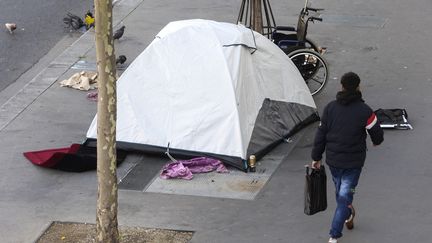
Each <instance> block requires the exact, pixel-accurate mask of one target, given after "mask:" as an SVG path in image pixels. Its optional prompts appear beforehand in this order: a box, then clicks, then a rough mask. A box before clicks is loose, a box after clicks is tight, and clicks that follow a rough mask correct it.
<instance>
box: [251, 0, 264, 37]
mask: <svg viewBox="0 0 432 243" xmlns="http://www.w3.org/2000/svg"><path fill="white" fill-rule="evenodd" d="M252 1H253V2H252V4H253V7H252V10H253V11H252V16H253V17H252V21H253V23H252V29H253V30H255V31H256V32H258V33H260V34H262V33H263V18H262V8H261V3H262V0H252Z"/></svg>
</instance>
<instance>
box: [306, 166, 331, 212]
mask: <svg viewBox="0 0 432 243" xmlns="http://www.w3.org/2000/svg"><path fill="white" fill-rule="evenodd" d="M326 208H327V176H326V172H325V168H324V165H321V167H320V168H319V169H312V168H309V167H306V184H305V189H304V213H305V214H306V215H314V214H316V213H318V212H321V211H324V210H326Z"/></svg>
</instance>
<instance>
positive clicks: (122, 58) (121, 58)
mask: <svg viewBox="0 0 432 243" xmlns="http://www.w3.org/2000/svg"><path fill="white" fill-rule="evenodd" d="M126 60H127V58H126V56H125V55H120V56H119V57H117V59H116V64H120V65H121V64H123V63H125V62H126Z"/></svg>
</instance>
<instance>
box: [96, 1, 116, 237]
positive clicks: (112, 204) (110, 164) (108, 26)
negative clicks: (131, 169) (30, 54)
mask: <svg viewBox="0 0 432 243" xmlns="http://www.w3.org/2000/svg"><path fill="white" fill-rule="evenodd" d="M94 3H95V31H96V37H95V39H96V40H95V42H96V57H97V66H98V90H99V91H98V112H97V113H98V114H97V126H98V127H97V176H98V200H97V214H96V230H97V239H96V240H97V242H100V243H102V242H103V243H114V242H115V243H118V242H119V233H118V222H117V207H118V202H117V154H116V144H115V143H116V116H117V115H116V113H117V107H116V106H117V102H116V69H115V54H114V41H113V38H112V33H113V31H112V1H111V0H94Z"/></svg>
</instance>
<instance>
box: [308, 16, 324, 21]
mask: <svg viewBox="0 0 432 243" xmlns="http://www.w3.org/2000/svg"><path fill="white" fill-rule="evenodd" d="M308 19H310V20H312V21H314V20H318V21H320V22H322V20H323V19H322V18H318V17H313V16H312V17H309V18H308Z"/></svg>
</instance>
